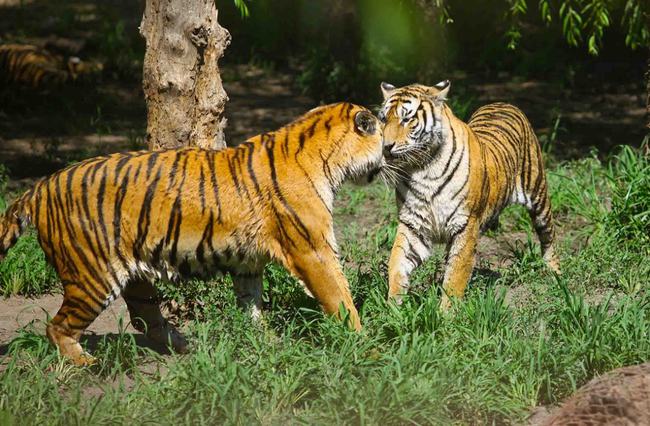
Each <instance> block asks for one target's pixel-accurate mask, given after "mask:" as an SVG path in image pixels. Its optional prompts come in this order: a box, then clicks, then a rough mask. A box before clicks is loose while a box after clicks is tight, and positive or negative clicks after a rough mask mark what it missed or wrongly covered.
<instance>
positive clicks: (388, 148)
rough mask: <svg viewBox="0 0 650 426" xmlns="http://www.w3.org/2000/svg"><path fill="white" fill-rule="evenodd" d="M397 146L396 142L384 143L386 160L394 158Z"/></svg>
mask: <svg viewBox="0 0 650 426" xmlns="http://www.w3.org/2000/svg"><path fill="white" fill-rule="evenodd" d="M394 146H395V142H384V157H386V158H392V157H393V153H392V150H393V147H394Z"/></svg>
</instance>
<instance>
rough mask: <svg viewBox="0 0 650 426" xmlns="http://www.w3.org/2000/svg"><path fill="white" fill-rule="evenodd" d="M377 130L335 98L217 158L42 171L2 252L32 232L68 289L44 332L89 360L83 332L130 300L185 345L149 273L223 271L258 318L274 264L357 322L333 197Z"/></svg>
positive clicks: (158, 337) (140, 319)
mask: <svg viewBox="0 0 650 426" xmlns="http://www.w3.org/2000/svg"><path fill="white" fill-rule="evenodd" d="M382 162H383V156H382V137H381V128H380V123H379V121H378V120H377V118H375V116H374V115H372V114H371V113H370V112H369V111H368V110H366V109H365V108H363V107H360V106H356V105H353V104H349V103H339V104H333V105H329V106H324V107H319V108H316V109H314V110H311V111H310V112H308V113H307V114H306V115H304V116H302V117H301V118H299V119H298V120H297V121H294V122H293V123H290V124H289V125H287V126H286V127H283V128H281V129H279V130H277V131H275V132H270V133H264V134H262V135H259V136H256V137H253V138H251V139H249V140H248V141H247V142H245V143H243V144H241V145H238V146H237V147H232V148H227V149H224V150H222V151H210V150H201V149H197V148H184V149H178V150H166V151H144V152H131V153H122V154H114V155H110V156H104V157H96V158H92V159H89V160H86V161H83V162H81V163H78V164H75V165H73V166H71V167H68V168H66V169H64V170H62V171H59V172H57V173H55V174H53V175H52V176H49V177H46V178H44V179H43V180H41V181H40V182H39V183H37V184H36V185H35V187H34V188H32V189H31V190H29V191H27V192H26V193H25V194H24V195H23V196H22V197H20V198H19V199H18V200H17V201H16V202H15V203H14V204H12V205H11V206H10V207H9V208H8V210H7V211H6V213H5V214H4V217H1V216H0V218H1V219H0V258H2V256H3V255H4V254H6V252H7V250H8V249H9V247H11V246H12V245H13V244H14V243H15V242H16V239H17V238H18V236H19V235H20V234H21V232H23V230H24V229H25V226H26V225H28V224H32V225H33V226H34V227H35V228H36V231H37V233H38V240H39V242H40V245H41V247H42V248H43V250H44V252H45V255H46V257H47V259H48V261H49V262H50V263H51V264H52V265H53V266H54V268H55V269H56V271H57V273H58V275H59V277H60V278H61V281H62V283H63V286H64V299H63V304H62V306H61V309H60V310H59V311H58V313H57V314H56V316H55V317H54V318H53V319H52V321H51V322H50V323H49V324H48V326H47V336H48V338H49V339H50V341H51V342H52V343H53V344H55V345H56V346H57V347H58V349H59V351H60V352H61V353H62V354H63V355H65V356H67V357H69V358H71V359H72V360H73V361H74V362H75V363H76V364H80V365H84V364H89V363H92V362H93V358H92V357H91V356H90V355H89V354H87V353H85V352H84V351H83V349H82V348H81V346H80V345H79V337H80V335H81V333H82V332H83V330H84V329H86V328H87V327H88V325H89V324H90V323H91V322H92V321H93V320H94V319H95V318H96V317H97V315H99V313H100V312H101V311H102V310H103V309H105V308H106V307H107V306H108V305H109V304H110V303H111V301H113V300H114V299H115V298H117V297H118V296H119V295H120V294H122V295H123V296H124V298H125V300H126V303H127V307H128V310H129V313H130V316H131V319H132V322H133V324H134V326H135V328H136V329H139V330H141V331H144V332H145V333H146V334H147V336H148V337H149V338H151V339H153V340H155V341H158V342H164V343H167V342H171V345H172V347H173V348H174V349H175V350H177V351H180V352H183V351H185V349H186V342H185V340H184V339H183V337H182V336H181V334H180V333H178V332H177V331H176V330H175V329H174V328H172V326H171V325H169V324H168V323H167V322H166V321H165V319H164V318H163V317H162V315H161V313H160V309H159V306H158V300H157V297H156V291H155V289H154V287H153V281H154V280H155V279H171V280H175V279H177V278H178V277H180V278H183V277H189V276H200V277H209V276H211V275H212V274H214V273H215V272H218V271H222V272H228V273H230V274H231V276H232V277H233V281H234V288H235V292H236V294H237V299H238V302H239V304H240V305H241V306H242V307H246V308H248V309H252V311H253V316H254V317H255V316H258V315H259V311H260V309H261V307H262V273H263V270H264V266H265V264H266V263H267V262H269V261H276V262H278V263H280V264H282V265H283V266H284V267H285V268H286V269H287V270H288V271H290V272H291V273H292V274H294V275H295V276H296V277H297V278H299V279H300V280H301V281H302V282H303V283H304V284H305V285H306V288H307V289H308V290H309V291H310V292H311V294H313V296H314V297H315V298H316V299H317V300H318V301H319V302H320V304H321V306H322V307H323V309H324V310H325V312H327V313H328V314H332V315H339V306H340V304H343V306H344V307H345V308H346V309H347V311H348V315H349V317H348V318H349V325H350V326H351V327H352V328H354V329H356V330H359V329H360V328H361V323H360V320H359V315H358V313H357V310H356V308H355V306H354V304H353V302H352V297H351V295H350V291H349V286H348V282H347V280H346V278H345V275H344V274H343V272H342V268H341V266H340V264H339V260H338V250H337V244H336V240H335V237H334V232H333V225H332V222H333V221H332V203H333V197H334V194H335V192H336V190H337V188H338V187H339V186H340V185H341V183H342V182H343V181H344V180H346V179H347V178H355V177H360V176H363V175H365V174H368V173H370V172H372V171H374V170H376V169H378V168H379V167H380V166H381V163H382Z"/></svg>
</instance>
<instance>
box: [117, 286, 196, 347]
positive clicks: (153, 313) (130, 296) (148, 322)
mask: <svg viewBox="0 0 650 426" xmlns="http://www.w3.org/2000/svg"><path fill="white" fill-rule="evenodd" d="M122 295H123V296H124V300H125V302H126V306H127V308H128V310H129V315H130V317H131V324H132V325H133V328H135V329H136V330H138V331H140V332H142V333H144V334H145V336H147V337H148V338H149V339H151V340H153V341H154V342H156V343H160V344H162V345H171V347H172V349H174V351H176V352H178V353H186V352H187V341H186V340H185V338H184V337H183V335H182V334H181V333H180V332H179V331H178V330H176V328H175V327H174V326H172V325H171V324H169V322H168V321H167V320H166V319H165V318H164V317H163V316H162V313H161V312H160V300H159V299H158V294H157V292H156V289H155V287H154V286H153V284H152V283H151V281H149V280H146V279H135V280H132V281H129V283H128V284H127V285H126V287H125V288H124V291H123V293H122Z"/></svg>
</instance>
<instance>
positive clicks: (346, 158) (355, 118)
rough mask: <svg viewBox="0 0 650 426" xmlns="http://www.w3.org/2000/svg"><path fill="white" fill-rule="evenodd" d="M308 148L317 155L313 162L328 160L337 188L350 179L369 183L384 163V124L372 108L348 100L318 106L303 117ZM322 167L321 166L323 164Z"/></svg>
mask: <svg viewBox="0 0 650 426" xmlns="http://www.w3.org/2000/svg"><path fill="white" fill-rule="evenodd" d="M301 121H302V122H303V123H304V132H305V136H301V138H302V140H306V139H307V138H313V139H317V140H320V142H317V143H309V142H306V143H305V144H304V145H305V150H310V151H313V155H314V156H317V157H316V158H315V159H317V160H320V161H315V162H314V163H313V164H314V165H316V164H318V163H321V162H324V163H325V164H324V165H323V166H322V169H323V170H325V173H326V175H328V176H327V177H328V179H329V180H330V183H331V184H332V186H333V187H334V188H336V187H338V185H339V184H340V183H342V182H343V181H344V180H346V179H352V180H354V181H356V182H359V183H361V182H364V183H365V182H367V181H370V180H371V179H372V177H373V176H374V175H375V174H377V173H378V172H379V170H380V169H381V167H382V166H383V165H384V161H385V160H384V156H383V150H382V149H383V138H382V126H381V123H380V122H379V120H378V119H377V117H375V116H374V115H373V114H372V113H371V112H370V111H369V110H368V109H366V108H364V107H362V106H359V105H354V104H351V103H347V102H342V103H338V104H332V105H326V106H322V107H319V108H315V109H314V110H312V111H310V112H309V113H308V114H306V115H305V116H304V117H303V119H302V120H301ZM319 168H321V166H319Z"/></svg>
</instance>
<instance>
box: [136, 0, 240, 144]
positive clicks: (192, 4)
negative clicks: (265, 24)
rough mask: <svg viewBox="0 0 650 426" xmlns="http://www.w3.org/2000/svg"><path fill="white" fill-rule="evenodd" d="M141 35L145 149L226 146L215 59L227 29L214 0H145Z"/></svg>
mask: <svg viewBox="0 0 650 426" xmlns="http://www.w3.org/2000/svg"><path fill="white" fill-rule="evenodd" d="M140 34H142V36H143V37H144V38H145V40H146V52H145V57H144V68H143V88H144V94H145V99H146V101H147V144H148V145H149V148H150V149H158V148H178V147H182V146H198V147H201V148H207V149H221V148H224V147H225V146H226V142H225V138H224V133H223V132H224V128H225V127H226V119H225V118H224V117H223V111H224V107H225V104H226V102H227V101H228V95H226V92H225V90H224V89H223V86H222V84H221V77H220V75H219V67H218V64H217V61H218V60H219V58H221V56H223V52H224V50H225V49H226V47H227V46H228V44H230V33H228V31H227V30H226V29H225V28H223V27H221V26H220V25H219V23H218V22H217V9H216V6H215V0H146V5H145V11H144V15H143V17H142V23H141V24H140Z"/></svg>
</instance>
